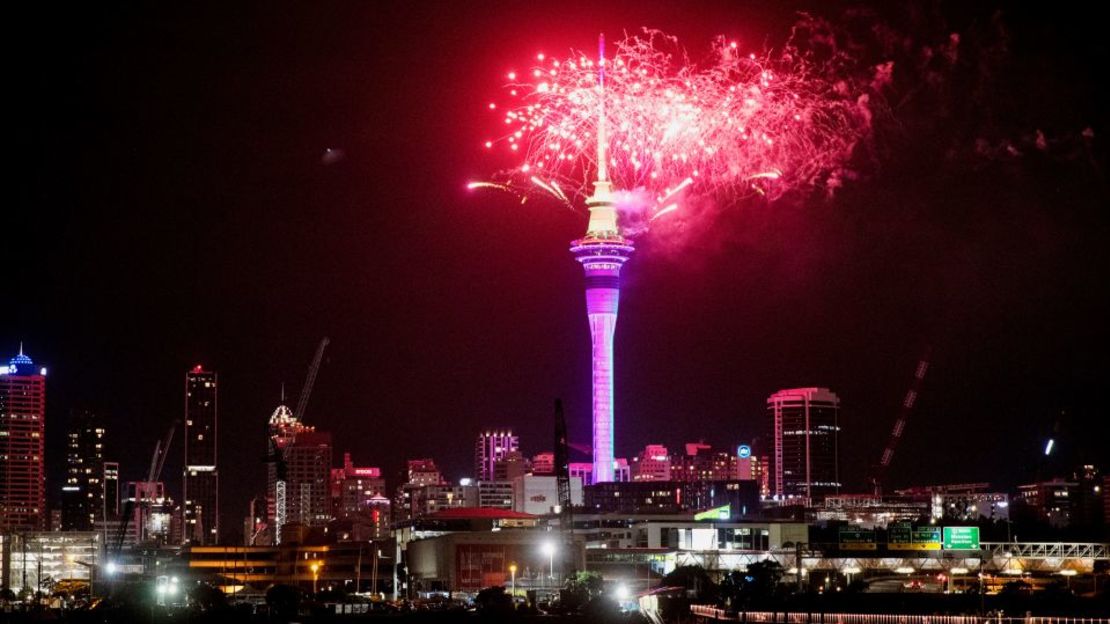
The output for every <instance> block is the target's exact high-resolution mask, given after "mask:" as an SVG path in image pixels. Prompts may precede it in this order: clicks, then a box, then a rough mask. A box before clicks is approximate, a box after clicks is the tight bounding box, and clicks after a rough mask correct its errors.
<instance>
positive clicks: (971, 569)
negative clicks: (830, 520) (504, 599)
mask: <svg viewBox="0 0 1110 624" xmlns="http://www.w3.org/2000/svg"><path fill="white" fill-rule="evenodd" d="M805 546H806V547H805V548H803V549H801V550H797V549H794V548H788V549H773V550H680V549H661V548H621V549H609V548H600V549H587V550H586V567H587V568H588V569H591V570H597V569H609V570H612V569H613V568H620V567H626V566H628V567H630V569H633V570H644V571H646V570H650V571H651V572H652V573H655V574H666V573H667V572H669V571H671V570H673V569H674V568H676V567H678V566H683V565H696V566H700V567H702V568H704V569H706V570H707V571H709V572H710V573H716V574H720V573H724V572H729V571H732V570H743V569H746V568H747V566H749V565H751V564H753V563H756V562H759V561H767V560H773V561H776V562H778V563H779V564H780V565H782V567H783V568H784V569H786V570H792V569H797V567H798V564H799V561H800V563H801V568H802V569H803V570H806V571H824V572H837V573H839V574H845V575H853V574H863V575H867V576H871V575H874V574H880V573H888V574H889V573H894V574H916V573H930V572H936V573H940V572H946V573H949V574H978V573H983V574H990V575H1015V576H1019V575H1023V574H1036V575H1045V574H1060V573H1063V574H1076V575H1079V574H1090V573H1091V572H1093V571H1094V569H1095V562H1098V561H1103V562H1110V544H1107V543H1080V542H983V543H981V544H980V547H979V548H978V549H977V550H927V551H926V550H919V551H897V552H896V551H865V552H847V551H839V550H837V549H836V546H835V545H827V547H823V545H820V544H811V545H805Z"/></svg>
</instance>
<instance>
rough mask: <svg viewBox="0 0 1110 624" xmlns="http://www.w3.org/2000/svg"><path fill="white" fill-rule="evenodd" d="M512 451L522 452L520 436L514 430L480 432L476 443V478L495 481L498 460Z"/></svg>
mask: <svg viewBox="0 0 1110 624" xmlns="http://www.w3.org/2000/svg"><path fill="white" fill-rule="evenodd" d="M510 453H517V454H519V453H520V438H519V437H517V436H515V435H513V432H512V431H485V432H483V433H480V434H478V441H477V442H475V444H474V478H475V479H477V480H478V481H493V480H494V478H495V475H494V473H495V471H496V469H497V462H499V461H502V460H504V459H505V458H506V457H508V456H509V454H510Z"/></svg>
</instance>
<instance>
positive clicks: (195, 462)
mask: <svg viewBox="0 0 1110 624" xmlns="http://www.w3.org/2000/svg"><path fill="white" fill-rule="evenodd" d="M217 406H218V393H217V379H216V373H215V372H213V371H206V370H204V368H203V367H201V366H200V365H199V364H198V365H197V366H196V367H194V368H193V369H192V370H190V371H189V372H187V373H185V475H184V486H183V488H182V494H183V496H182V498H183V499H184V508H183V512H184V518H183V520H184V527H183V532H184V536H183V537H184V540H185V541H186V542H191V543H194V544H215V543H217V542H218V541H219V535H220V507H219V498H220V476H219V471H218V470H217V457H218V453H217V447H216V434H217V414H218V410H217Z"/></svg>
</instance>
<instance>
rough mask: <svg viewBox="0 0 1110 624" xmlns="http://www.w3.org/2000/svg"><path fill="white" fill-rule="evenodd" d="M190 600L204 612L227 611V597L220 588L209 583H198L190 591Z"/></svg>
mask: <svg viewBox="0 0 1110 624" xmlns="http://www.w3.org/2000/svg"><path fill="white" fill-rule="evenodd" d="M189 600H191V601H192V603H193V604H194V605H196V606H197V608H198V609H200V610H201V611H203V612H211V611H222V610H224V609H227V596H225V595H224V593H223V592H222V591H220V589H219V588H218V587H213V586H211V585H209V584H208V583H198V584H197V585H196V586H194V587H193V588H192V589H191V590H189Z"/></svg>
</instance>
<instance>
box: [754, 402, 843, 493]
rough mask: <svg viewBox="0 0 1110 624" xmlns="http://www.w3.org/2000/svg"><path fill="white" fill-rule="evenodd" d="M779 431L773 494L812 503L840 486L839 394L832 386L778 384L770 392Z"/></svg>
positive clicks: (773, 418) (769, 404)
mask: <svg viewBox="0 0 1110 624" xmlns="http://www.w3.org/2000/svg"><path fill="white" fill-rule="evenodd" d="M767 415H768V416H770V419H771V426H772V431H773V432H774V453H773V454H772V456H771V464H772V465H771V494H772V496H774V497H778V498H779V499H801V502H806V503H811V502H813V501H818V500H821V499H822V498H823V497H824V496H826V495H828V494H836V493H838V492H839V491H840V471H839V466H838V457H837V455H838V450H839V449H838V438H839V433H840V425H839V418H840V398H839V397H837V396H836V394H834V393H833V392H832V391H830V390H829V389H828V388H792V389H788V390H779V391H778V392H776V393H774V394H772V395H771V396H770V397H768V398H767Z"/></svg>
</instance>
